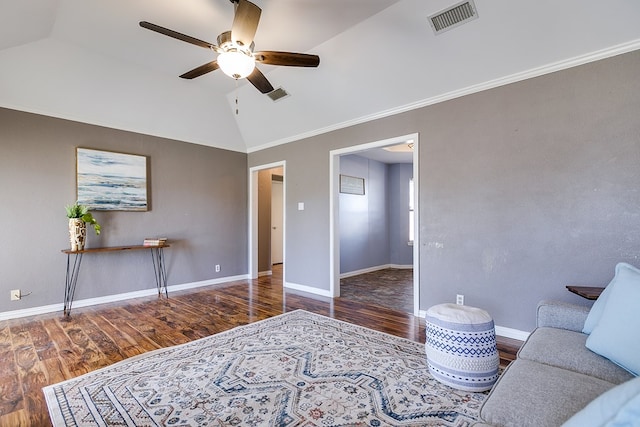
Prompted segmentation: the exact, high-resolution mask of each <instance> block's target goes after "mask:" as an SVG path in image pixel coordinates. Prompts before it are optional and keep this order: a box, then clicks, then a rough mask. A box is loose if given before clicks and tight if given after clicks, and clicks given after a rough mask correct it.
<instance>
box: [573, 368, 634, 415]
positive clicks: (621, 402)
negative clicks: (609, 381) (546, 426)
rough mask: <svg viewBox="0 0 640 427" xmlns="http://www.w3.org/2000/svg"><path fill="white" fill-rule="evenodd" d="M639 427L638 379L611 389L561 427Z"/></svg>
mask: <svg viewBox="0 0 640 427" xmlns="http://www.w3.org/2000/svg"><path fill="white" fill-rule="evenodd" d="M586 426H589V427H605V426H608V427H614V426H626V427H634V426H635V427H637V426H640V377H637V378H635V379H633V380H630V381H627V382H626V383H623V384H620V385H618V386H617V387H614V388H612V389H611V390H609V391H607V392H606V393H604V394H602V395H601V396H599V397H597V398H596V399H595V400H594V401H592V402H591V403H589V404H588V405H587V406H586V407H585V408H584V409H583V410H581V411H580V412H578V413H577V414H575V415H574V416H573V417H571V418H570V419H569V421H567V422H566V423H564V424H563V425H562V427H586Z"/></svg>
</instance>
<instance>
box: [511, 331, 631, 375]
mask: <svg viewBox="0 0 640 427" xmlns="http://www.w3.org/2000/svg"><path fill="white" fill-rule="evenodd" d="M587 337H588V335H585V334H582V333H580V332H574V331H568V330H566V329H557V328H537V329H536V330H534V331H533V332H532V333H531V335H529V338H528V339H527V341H526V342H525V343H524V345H523V346H522V347H521V348H520V351H519V352H518V357H520V358H522V359H527V360H531V361H534V362H539V363H545V364H547V365H552V366H556V367H558V368H564V369H569V370H571V371H574V372H579V373H582V374H585V375H591V376H593V377H596V378H600V379H601V380H605V381H608V382H611V383H614V384H620V383H622V382H625V381H627V380H630V379H631V378H633V375H632V374H630V373H629V372H627V371H626V370H625V369H623V368H621V367H620V366H618V365H616V364H615V363H612V362H611V361H610V360H608V359H606V358H604V357H602V356H600V355H599V354H596V353H594V352H592V351H591V350H589V349H588V348H587V347H585V342H586V340H587Z"/></svg>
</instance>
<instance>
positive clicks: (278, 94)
mask: <svg viewBox="0 0 640 427" xmlns="http://www.w3.org/2000/svg"><path fill="white" fill-rule="evenodd" d="M267 96H268V97H269V98H271V100H272V101H278V100H280V99H282V98H286V97H287V96H289V94H288V93H287V91H286V90H284V89H282V88H281V87H279V88H278V89H275V90H272V91H271V92H269V93H268V94H267Z"/></svg>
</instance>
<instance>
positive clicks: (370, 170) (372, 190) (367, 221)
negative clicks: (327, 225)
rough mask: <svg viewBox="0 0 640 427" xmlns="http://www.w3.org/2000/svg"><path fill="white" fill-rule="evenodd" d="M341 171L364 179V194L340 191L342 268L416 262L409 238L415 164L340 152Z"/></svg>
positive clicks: (365, 267)
mask: <svg viewBox="0 0 640 427" xmlns="http://www.w3.org/2000/svg"><path fill="white" fill-rule="evenodd" d="M340 173H342V174H345V175H350V176H355V177H359V178H364V179H365V194H364V195H355V194H342V193H341V194H340V195H339V203H340V208H339V215H340V220H339V223H340V273H349V272H353V271H358V270H364V269H367V268H372V267H378V266H384V265H388V264H395V265H403V266H406V265H412V264H413V248H412V247H411V246H409V245H408V244H407V242H408V240H409V234H408V233H409V180H410V179H411V177H412V175H413V165H411V164H389V165H388V164H385V163H381V162H378V161H376V160H371V159H368V158H365V157H362V156H359V155H357V154H350V155H344V156H341V157H340Z"/></svg>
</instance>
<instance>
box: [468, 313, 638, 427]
mask: <svg viewBox="0 0 640 427" xmlns="http://www.w3.org/2000/svg"><path fill="white" fill-rule="evenodd" d="M588 313H589V308H588V307H583V306H578V305H573V304H567V303H560V302H553V301H542V302H541V303H540V304H539V305H538V312H537V326H538V327H537V328H536V329H535V330H534V331H533V332H532V333H531V335H530V336H529V338H528V339H527V341H526V342H525V343H524V345H523V346H522V348H521V349H520V351H519V352H518V357H517V358H516V360H515V361H513V362H512V363H511V364H510V365H509V366H508V367H507V369H506V370H505V372H504V373H503V374H502V375H501V377H500V379H499V380H498V382H497V383H496V384H495V385H494V386H493V388H492V390H491V392H490V393H489V396H488V397H487V399H486V400H485V402H484V403H483V405H482V407H481V408H480V417H481V418H482V420H483V423H477V424H475V425H474V427H480V426H501V427H502V426H505V427H506V426H514V427H526V426H532V427H533V426H535V427H547V426H548V427H559V426H561V425H562V424H563V423H564V422H565V421H566V420H568V419H569V418H570V417H571V416H573V415H574V414H575V413H576V412H578V411H580V410H581V409H582V408H584V407H585V406H586V405H587V404H588V403H589V402H591V401H592V400H593V399H595V398H596V397H597V396H599V395H601V394H602V393H604V392H606V391H607V390H609V389H611V388H613V387H615V386H616V385H618V384H621V383H623V382H625V381H627V380H630V379H632V378H634V377H633V375H632V374H631V373H629V372H627V371H626V370H624V369H622V368H621V367H619V366H618V365H616V364H614V363H613V362H611V361H609V360H608V359H605V358H604V357H602V356H599V355H598V354H596V353H594V352H592V351H591V350H589V349H588V348H586V347H585V342H586V340H587V337H588V335H586V334H583V333H582V332H581V331H582V328H583V325H584V322H585V320H586V318H587V315H588Z"/></svg>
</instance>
